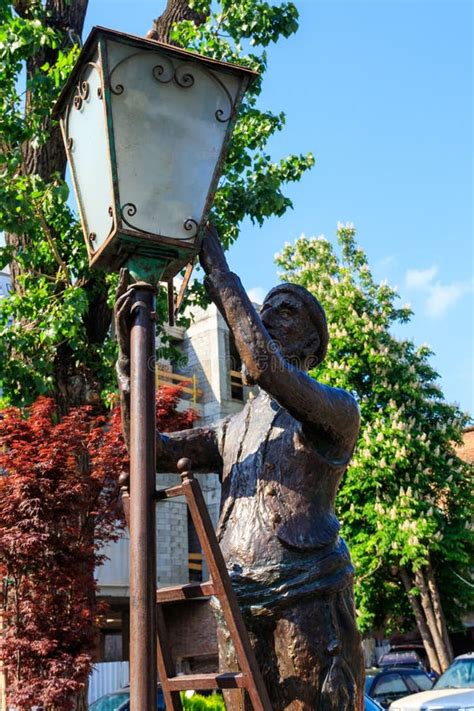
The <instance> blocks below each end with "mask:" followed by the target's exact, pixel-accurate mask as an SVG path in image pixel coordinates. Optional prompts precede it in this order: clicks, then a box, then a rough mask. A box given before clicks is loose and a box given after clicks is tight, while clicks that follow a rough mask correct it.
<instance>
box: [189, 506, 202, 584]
mask: <svg viewBox="0 0 474 711" xmlns="http://www.w3.org/2000/svg"><path fill="white" fill-rule="evenodd" d="M188 556H189V562H188V569H189V582H190V583H202V549H201V543H200V541H199V538H198V535H197V533H196V529H195V528H194V523H193V519H192V518H191V513H190V512H189V510H188Z"/></svg>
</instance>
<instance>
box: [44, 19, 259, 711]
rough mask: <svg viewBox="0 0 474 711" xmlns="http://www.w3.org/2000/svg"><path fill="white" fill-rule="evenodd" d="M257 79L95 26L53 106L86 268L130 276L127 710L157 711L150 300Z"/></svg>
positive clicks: (184, 255)
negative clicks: (246, 93) (81, 233)
mask: <svg viewBox="0 0 474 711" xmlns="http://www.w3.org/2000/svg"><path fill="white" fill-rule="evenodd" d="M256 76H257V75H256V74H255V72H252V71H250V70H248V69H245V68H243V67H238V66H235V65H230V64H227V63H223V62H217V61H214V60H212V59H209V58H206V57H202V56H200V55H196V54H193V53H190V52H187V51H185V50H182V49H179V48H177V47H173V46H170V45H165V44H162V43H159V42H155V41H153V40H147V39H142V38H140V37H134V36H132V35H126V34H123V33H119V32H115V31H112V30H108V29H105V28H101V27H95V28H94V29H93V30H92V32H91V34H90V35H89V37H88V39H87V41H86V43H85V44H84V47H83V48H82V51H81V54H80V56H79V58H78V61H77V63H76V65H75V67H74V69H73V71H72V73H71V76H70V78H69V80H68V82H67V83H66V85H65V87H64V89H63V91H62V93H61V96H60V97H59V100H58V102H57V104H56V106H55V109H54V112H53V115H54V116H55V117H56V118H58V119H59V123H60V126H61V131H62V135H63V139H64V144H65V148H66V153H67V157H68V161H69V165H70V170H71V176H72V182H73V186H74V191H75V194H76V200H77V204H78V207H79V212H80V217H81V223H82V228H83V231H84V237H85V240H86V245H87V250H88V254H89V261H90V264H91V265H92V266H93V267H96V268H98V269H105V270H108V271H116V270H118V269H119V268H120V267H122V266H126V267H127V268H128V270H129V272H130V274H131V275H132V277H133V278H134V279H135V284H134V285H133V289H134V305H133V307H132V316H133V320H132V328H131V336H130V359H131V378H130V386H131V393H130V396H131V397H130V405H131V407H130V409H131V428H130V520H129V526H130V702H131V710H132V711H152V710H153V709H154V708H155V703H156V642H155V635H156V629H155V594H156V593H155V590H156V555H155V516H154V502H153V494H154V490H155V436H156V433H155V366H154V355H155V328H154V313H155V293H156V286H157V284H158V282H159V281H168V280H170V279H172V278H173V277H174V276H175V275H176V274H177V273H178V272H179V271H180V270H181V269H182V268H183V267H184V266H185V265H186V264H187V263H188V262H190V261H191V260H192V259H193V258H194V256H195V255H196V254H197V252H198V250H199V245H200V240H201V230H202V227H203V225H204V224H205V222H206V219H207V215H208V213H209V210H210V207H211V203H212V199H213V194H214V191H215V189H216V186H217V181H218V179H219V176H220V173H221V168H222V164H223V160H224V157H225V152H226V147H227V144H228V142H229V139H230V136H231V132H232V126H233V123H234V121H235V117H236V112H237V109H238V106H239V104H240V101H241V99H242V96H243V94H244V91H245V89H246V88H247V86H248V85H249V83H250V82H252V81H253V80H254V79H255V77H256Z"/></svg>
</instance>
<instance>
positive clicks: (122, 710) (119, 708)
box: [89, 686, 166, 711]
mask: <svg viewBox="0 0 474 711" xmlns="http://www.w3.org/2000/svg"><path fill="white" fill-rule="evenodd" d="M89 711H130V687H128V686H127V687H124V688H123V689H118V691H112V692H110V693H108V694H105V696H101V697H100V699H97V701H94V703H92V704H91V705H90V706H89ZM156 711H166V705H165V699H164V696H163V692H162V690H161V689H160V688H158V693H157V695H156Z"/></svg>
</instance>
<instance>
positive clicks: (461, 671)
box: [433, 659, 474, 689]
mask: <svg viewBox="0 0 474 711" xmlns="http://www.w3.org/2000/svg"><path fill="white" fill-rule="evenodd" d="M433 689H474V659H458V660H457V661H455V662H453V663H452V664H451V666H450V667H449V669H446V671H445V672H444V674H441V676H440V677H439V679H438V681H437V682H436V683H435V685H434V686H433Z"/></svg>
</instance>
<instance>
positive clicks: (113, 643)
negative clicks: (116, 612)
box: [103, 630, 123, 662]
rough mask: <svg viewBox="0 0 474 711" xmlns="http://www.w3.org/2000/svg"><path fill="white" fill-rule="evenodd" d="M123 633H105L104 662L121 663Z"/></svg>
mask: <svg viewBox="0 0 474 711" xmlns="http://www.w3.org/2000/svg"><path fill="white" fill-rule="evenodd" d="M122 654H123V649H122V632H120V631H115V630H114V631H113V632H111V631H109V630H107V631H106V632H104V659H103V661H104V662H121V661H122V659H123V656H122Z"/></svg>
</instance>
